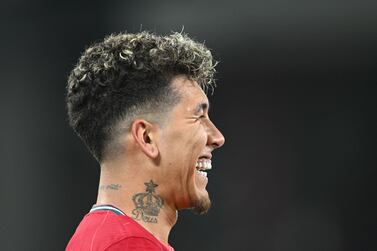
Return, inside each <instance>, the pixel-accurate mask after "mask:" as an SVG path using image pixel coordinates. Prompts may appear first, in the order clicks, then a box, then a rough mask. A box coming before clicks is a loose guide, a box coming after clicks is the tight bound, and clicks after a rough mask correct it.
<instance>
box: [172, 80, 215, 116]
mask: <svg viewBox="0 0 377 251" xmlns="http://www.w3.org/2000/svg"><path fill="white" fill-rule="evenodd" d="M171 84H172V87H173V88H175V89H176V90H177V91H178V92H179V93H180V95H181V100H180V105H181V106H183V107H182V108H184V109H186V110H196V109H199V108H203V109H204V108H208V107H209V101H208V98H207V95H206V94H205V93H204V91H203V90H202V88H200V86H199V85H198V83H197V82H196V81H194V80H190V79H188V78H187V77H185V76H177V77H175V78H174V79H173V80H172V83H171Z"/></svg>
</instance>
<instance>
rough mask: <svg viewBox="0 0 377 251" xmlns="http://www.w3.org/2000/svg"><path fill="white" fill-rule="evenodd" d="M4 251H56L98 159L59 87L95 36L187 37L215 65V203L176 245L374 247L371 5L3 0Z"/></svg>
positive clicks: (86, 200) (88, 192) (375, 28)
mask: <svg viewBox="0 0 377 251" xmlns="http://www.w3.org/2000/svg"><path fill="white" fill-rule="evenodd" d="M0 20H1V24H0V28H1V33H0V34H1V39H0V40H1V41H0V45H1V46H0V55H1V60H0V69H1V74H0V84H1V90H0V114H1V117H0V118H1V123H0V132H1V134H0V135H1V139H0V161H1V163H0V166H1V175H0V196H1V198H0V203H1V204H0V205H1V207H0V215H1V224H0V238H1V239H0V241H1V250H63V249H64V247H65V245H66V243H67V242H68V240H69V238H70V236H71V235H72V234H73V231H74V229H75V227H76V226H77V224H78V223H79V221H80V220H81V218H82V217H83V215H84V214H85V213H86V212H87V211H88V210H89V208H90V207H91V205H92V204H93V203H94V202H95V199H96V190H97V187H96V186H97V183H98V175H99V168H98V165H97V164H96V163H95V161H94V160H93V159H92V157H91V156H90V155H89V153H88V151H87V150H86V149H85V147H84V146H83V144H82V143H81V142H80V141H79V139H78V138H77V137H76V136H75V135H74V134H73V132H72V131H71V130H70V128H69V127H68V125H67V122H66V116H65V104H64V98H65V81H66V78H67V75H68V73H69V71H70V70H71V69H72V67H73V65H74V64H75V63H76V60H77V59H78V57H79V55H80V53H81V52H82V51H83V49H84V48H85V46H87V45H89V44H90V43H91V42H92V41H98V40H100V39H102V38H103V37H104V36H105V35H108V34H110V33H113V32H120V31H124V30H127V31H130V32H136V31H139V30H140V28H141V25H142V28H143V29H147V30H151V31H155V32H156V33H159V34H169V33H170V32H171V31H180V30H181V29H182V26H184V27H185V28H184V30H185V31H186V32H187V33H189V34H190V35H191V36H192V37H194V38H196V39H197V40H199V41H204V40H205V41H206V45H207V46H208V47H210V48H211V49H212V50H213V53H214V55H215V57H216V58H217V59H218V60H219V61H220V64H219V67H218V75H217V79H218V85H219V87H218V88H217V90H216V91H215V94H214V96H211V97H210V100H211V103H212V111H211V116H212V119H213V120H214V121H215V123H216V124H217V126H218V127H219V128H220V129H221V130H222V132H223V133H224V135H225V137H226V144H225V146H224V147H223V148H222V149H220V150H218V151H217V152H215V154H214V169H213V171H212V172H211V173H210V174H209V185H208V189H209V191H210V194H211V197H212V200H213V205H214V206H213V208H212V210H211V211H210V213H209V214H208V215H207V216H204V217H199V216H195V215H193V214H191V213H190V212H181V213H180V215H179V220H178V223H177V225H176V226H175V227H174V229H173V231H172V233H171V237H170V242H171V244H172V245H173V246H174V247H175V249H176V250H272V251H275V250H276V251H278V250H377V238H376V236H377V217H376V212H377V202H376V195H377V189H376V188H377V185H376V174H377V172H376V138H377V137H376V126H377V121H376V111H377V109H376V107H377V102H376V89H377V88H376V86H377V85H376V80H377V76H376V74H377V71H376V70H377V64H376V63H377V4H376V2H375V1H356V0H355V1H331V0H330V1H324V0H320V1H298V0H283V1H278V0H263V1H262V0H258V1H241V0H234V1H213V2H209V1H186V2H182V1H134V2H129V1H90V2H89V1H88V2H86V3H84V2H78V1H73V0H69V1H59V2H58V1H56V2H54V1H26V0H16V1H10V0H7V1H2V2H1V8H0Z"/></svg>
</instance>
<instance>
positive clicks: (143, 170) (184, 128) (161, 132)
mask: <svg viewBox="0 0 377 251" xmlns="http://www.w3.org/2000/svg"><path fill="white" fill-rule="evenodd" d="M171 85H172V87H173V88H176V89H177V90H178V91H179V93H180V94H181V100H180V102H179V103H178V104H177V105H175V106H174V107H173V108H172V109H171V111H170V112H169V114H167V117H166V119H165V121H164V123H162V124H153V123H150V122H148V121H146V120H143V119H137V120H135V121H134V122H133V123H132V125H131V128H130V130H129V132H127V133H125V134H124V135H123V137H122V139H121V140H122V145H123V146H124V147H123V152H122V153H121V154H119V156H117V157H116V158H111V160H107V161H106V162H104V163H101V176H100V186H99V192H98V198H97V204H112V205H114V206H116V207H118V208H120V209H121V210H122V211H123V212H125V213H126V214H127V215H128V216H131V215H132V210H133V209H135V204H134V202H133V201H132V197H133V196H134V195H135V194H139V193H145V188H146V187H145V184H144V183H145V182H148V181H150V180H153V182H154V183H156V184H158V186H157V187H156V189H155V194H156V195H158V196H160V197H161V198H162V199H163V200H164V205H163V206H162V208H161V209H160V212H159V214H158V217H157V223H149V222H144V221H142V220H140V221H137V222H138V223H139V224H141V225H142V226H143V227H144V228H146V229H147V230H148V231H150V232H151V233H152V234H153V235H154V236H155V237H156V238H158V239H159V240H160V241H162V242H164V243H168V236H169V233H170V230H171V228H172V227H173V226H174V224H175V223H176V221H177V210H180V209H186V208H193V207H198V209H199V208H200V209H201V211H202V212H205V211H206V210H208V209H209V206H210V199H209V195H208V192H207V190H206V186H207V183H208V179H207V178H206V177H203V176H202V175H200V174H198V173H197V171H196V162H197V161H198V160H199V159H200V158H211V157H212V154H211V153H212V151H213V150H214V149H217V148H219V147H221V146H222V145H223V144H224V141H225V139H224V136H223V135H222V134H221V132H220V131H219V130H218V129H217V128H216V127H215V125H214V124H213V123H212V122H211V120H210V119H209V116H208V108H209V102H208V98H207V96H206V95H205V93H204V92H203V90H202V89H201V88H200V87H199V85H198V84H197V83H196V82H195V81H192V80H189V79H188V78H186V77H185V76H177V77H175V78H174V79H173V80H172V82H171ZM140 163H143V164H140ZM111 184H113V185H111ZM114 188H116V189H114Z"/></svg>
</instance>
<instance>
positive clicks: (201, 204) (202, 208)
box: [191, 196, 211, 215]
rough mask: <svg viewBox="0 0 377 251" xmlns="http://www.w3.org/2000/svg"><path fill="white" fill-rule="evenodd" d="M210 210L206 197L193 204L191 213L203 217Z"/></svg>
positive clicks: (209, 203) (209, 201) (208, 200)
mask: <svg viewBox="0 0 377 251" xmlns="http://www.w3.org/2000/svg"><path fill="white" fill-rule="evenodd" d="M210 208H211V200H210V199H209V197H208V196H206V197H204V198H201V199H198V200H196V201H195V202H194V203H193V207H192V208H191V209H192V211H193V212H194V213H196V214H199V215H203V214H206V213H207V212H208V210H209V209H210Z"/></svg>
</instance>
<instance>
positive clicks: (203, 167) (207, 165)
mask: <svg viewBox="0 0 377 251" xmlns="http://www.w3.org/2000/svg"><path fill="white" fill-rule="evenodd" d="M195 167H196V172H197V173H198V174H200V175H202V176H204V177H207V173H206V171H208V170H211V169H212V162H211V160H210V159H206V158H201V159H199V160H198V161H197V162H196V166H195Z"/></svg>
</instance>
